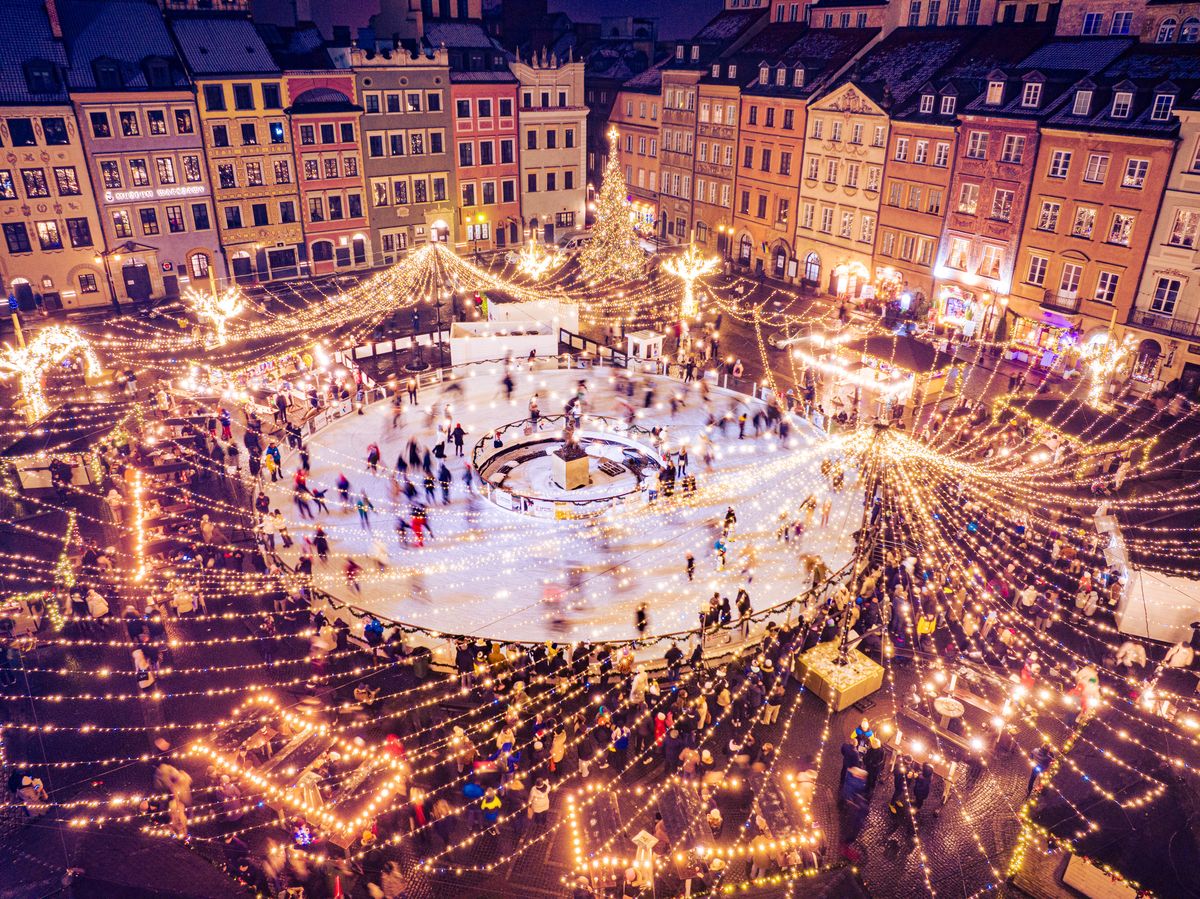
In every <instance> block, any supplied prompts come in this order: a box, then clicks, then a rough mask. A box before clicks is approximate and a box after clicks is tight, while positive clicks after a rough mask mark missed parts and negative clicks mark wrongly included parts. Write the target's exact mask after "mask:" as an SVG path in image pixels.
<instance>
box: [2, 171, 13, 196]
mask: <svg viewBox="0 0 1200 899" xmlns="http://www.w3.org/2000/svg"><path fill="white" fill-rule="evenodd" d="M16 198H17V185H16V184H15V183H13V176H12V172H10V171H9V170H8V169H0V200H15V199H16Z"/></svg>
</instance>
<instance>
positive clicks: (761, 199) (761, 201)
mask: <svg viewBox="0 0 1200 899" xmlns="http://www.w3.org/2000/svg"><path fill="white" fill-rule="evenodd" d="M754 214H755V216H756V217H757V218H760V219H765V218H766V217H767V197H766V195H765V194H759V195H758V209H757V210H756V211H755V213H754Z"/></svg>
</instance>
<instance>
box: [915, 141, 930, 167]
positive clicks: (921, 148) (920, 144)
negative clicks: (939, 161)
mask: <svg viewBox="0 0 1200 899" xmlns="http://www.w3.org/2000/svg"><path fill="white" fill-rule="evenodd" d="M928 161H929V141H927V140H919V141H917V143H916V145H915V148H914V150H913V162H915V163H916V164H917V165H925V163H926V162H928Z"/></svg>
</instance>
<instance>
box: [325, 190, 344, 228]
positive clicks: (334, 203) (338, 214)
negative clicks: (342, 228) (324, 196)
mask: <svg viewBox="0 0 1200 899" xmlns="http://www.w3.org/2000/svg"><path fill="white" fill-rule="evenodd" d="M343 218H345V215H343V213H342V198H341V197H339V196H337V195H336V194H335V195H334V196H332V197H329V220H330V221H331V222H339V221H341V220H342V219H343Z"/></svg>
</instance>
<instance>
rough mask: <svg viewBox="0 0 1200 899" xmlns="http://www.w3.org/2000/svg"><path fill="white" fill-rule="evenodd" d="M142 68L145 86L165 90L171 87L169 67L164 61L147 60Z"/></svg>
mask: <svg viewBox="0 0 1200 899" xmlns="http://www.w3.org/2000/svg"><path fill="white" fill-rule="evenodd" d="M142 67H143V69H145V72H146V84H148V85H149V86H150V87H152V88H167V87H170V86H171V66H170V64H169V63H168V62H167V61H166V60H165V59H159V58H151V59H147V60H146V61H145V62H144V63H143V66H142Z"/></svg>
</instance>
